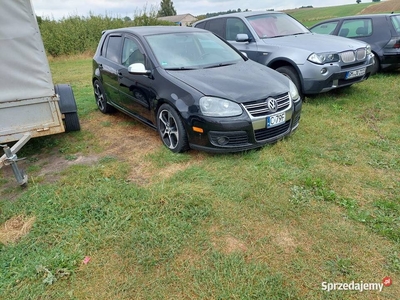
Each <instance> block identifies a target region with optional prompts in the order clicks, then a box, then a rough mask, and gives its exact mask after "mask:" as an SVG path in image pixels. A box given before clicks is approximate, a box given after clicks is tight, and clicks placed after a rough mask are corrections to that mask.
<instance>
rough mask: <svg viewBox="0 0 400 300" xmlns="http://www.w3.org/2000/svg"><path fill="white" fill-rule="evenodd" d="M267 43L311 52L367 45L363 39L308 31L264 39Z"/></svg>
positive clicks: (341, 50)
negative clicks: (358, 39)
mask: <svg viewBox="0 0 400 300" xmlns="http://www.w3.org/2000/svg"><path fill="white" fill-rule="evenodd" d="M262 41H264V43H265V44H267V45H274V46H278V47H279V46H281V47H290V48H297V49H303V50H308V51H310V53H313V52H316V53H322V52H332V51H334V52H343V51H346V50H355V49H358V48H362V47H365V46H366V43H364V42H362V41H357V40H352V39H349V38H344V37H341V36H334V35H326V34H317V33H306V34H297V35H288V36H282V37H277V38H269V39H262Z"/></svg>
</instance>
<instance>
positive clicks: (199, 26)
mask: <svg viewBox="0 0 400 300" xmlns="http://www.w3.org/2000/svg"><path fill="white" fill-rule="evenodd" d="M206 23H207V22H201V23H199V24H197V25H196V28H201V29H204V28H205V27H206Z"/></svg>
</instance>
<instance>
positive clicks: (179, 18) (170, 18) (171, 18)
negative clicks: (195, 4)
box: [157, 14, 196, 23]
mask: <svg viewBox="0 0 400 300" xmlns="http://www.w3.org/2000/svg"><path fill="white" fill-rule="evenodd" d="M187 17H191V18H193V19H196V18H195V17H194V16H193V15H191V14H183V15H175V16H168V17H160V18H157V19H159V20H164V21H170V22H174V23H177V22H181V21H182V20H183V19H185V18H187Z"/></svg>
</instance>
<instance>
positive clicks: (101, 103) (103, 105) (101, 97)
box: [93, 79, 115, 114]
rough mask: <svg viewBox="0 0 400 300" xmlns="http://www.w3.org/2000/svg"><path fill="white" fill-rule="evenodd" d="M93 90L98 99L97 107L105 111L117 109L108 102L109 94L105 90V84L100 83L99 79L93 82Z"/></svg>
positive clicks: (104, 112) (109, 111) (105, 112)
mask: <svg viewBox="0 0 400 300" xmlns="http://www.w3.org/2000/svg"><path fill="white" fill-rule="evenodd" d="M93 90H94V98H95V99H96V104H97V108H98V109H99V110H100V111H101V112H102V113H103V114H107V113H111V112H113V111H115V109H114V107H112V106H111V105H110V104H108V102H107V96H106V93H105V92H104V88H103V85H102V84H101V83H100V81H99V80H97V79H96V80H95V81H94V82H93Z"/></svg>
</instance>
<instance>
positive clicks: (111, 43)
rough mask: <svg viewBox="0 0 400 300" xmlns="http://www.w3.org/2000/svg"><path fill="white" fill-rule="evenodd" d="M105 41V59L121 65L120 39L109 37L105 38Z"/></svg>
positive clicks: (118, 37)
mask: <svg viewBox="0 0 400 300" xmlns="http://www.w3.org/2000/svg"><path fill="white" fill-rule="evenodd" d="M107 40H108V41H107V49H106V54H105V57H106V58H108V59H109V60H112V61H113V62H116V63H121V62H120V46H121V40H122V37H120V36H109V37H108V38H107Z"/></svg>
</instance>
